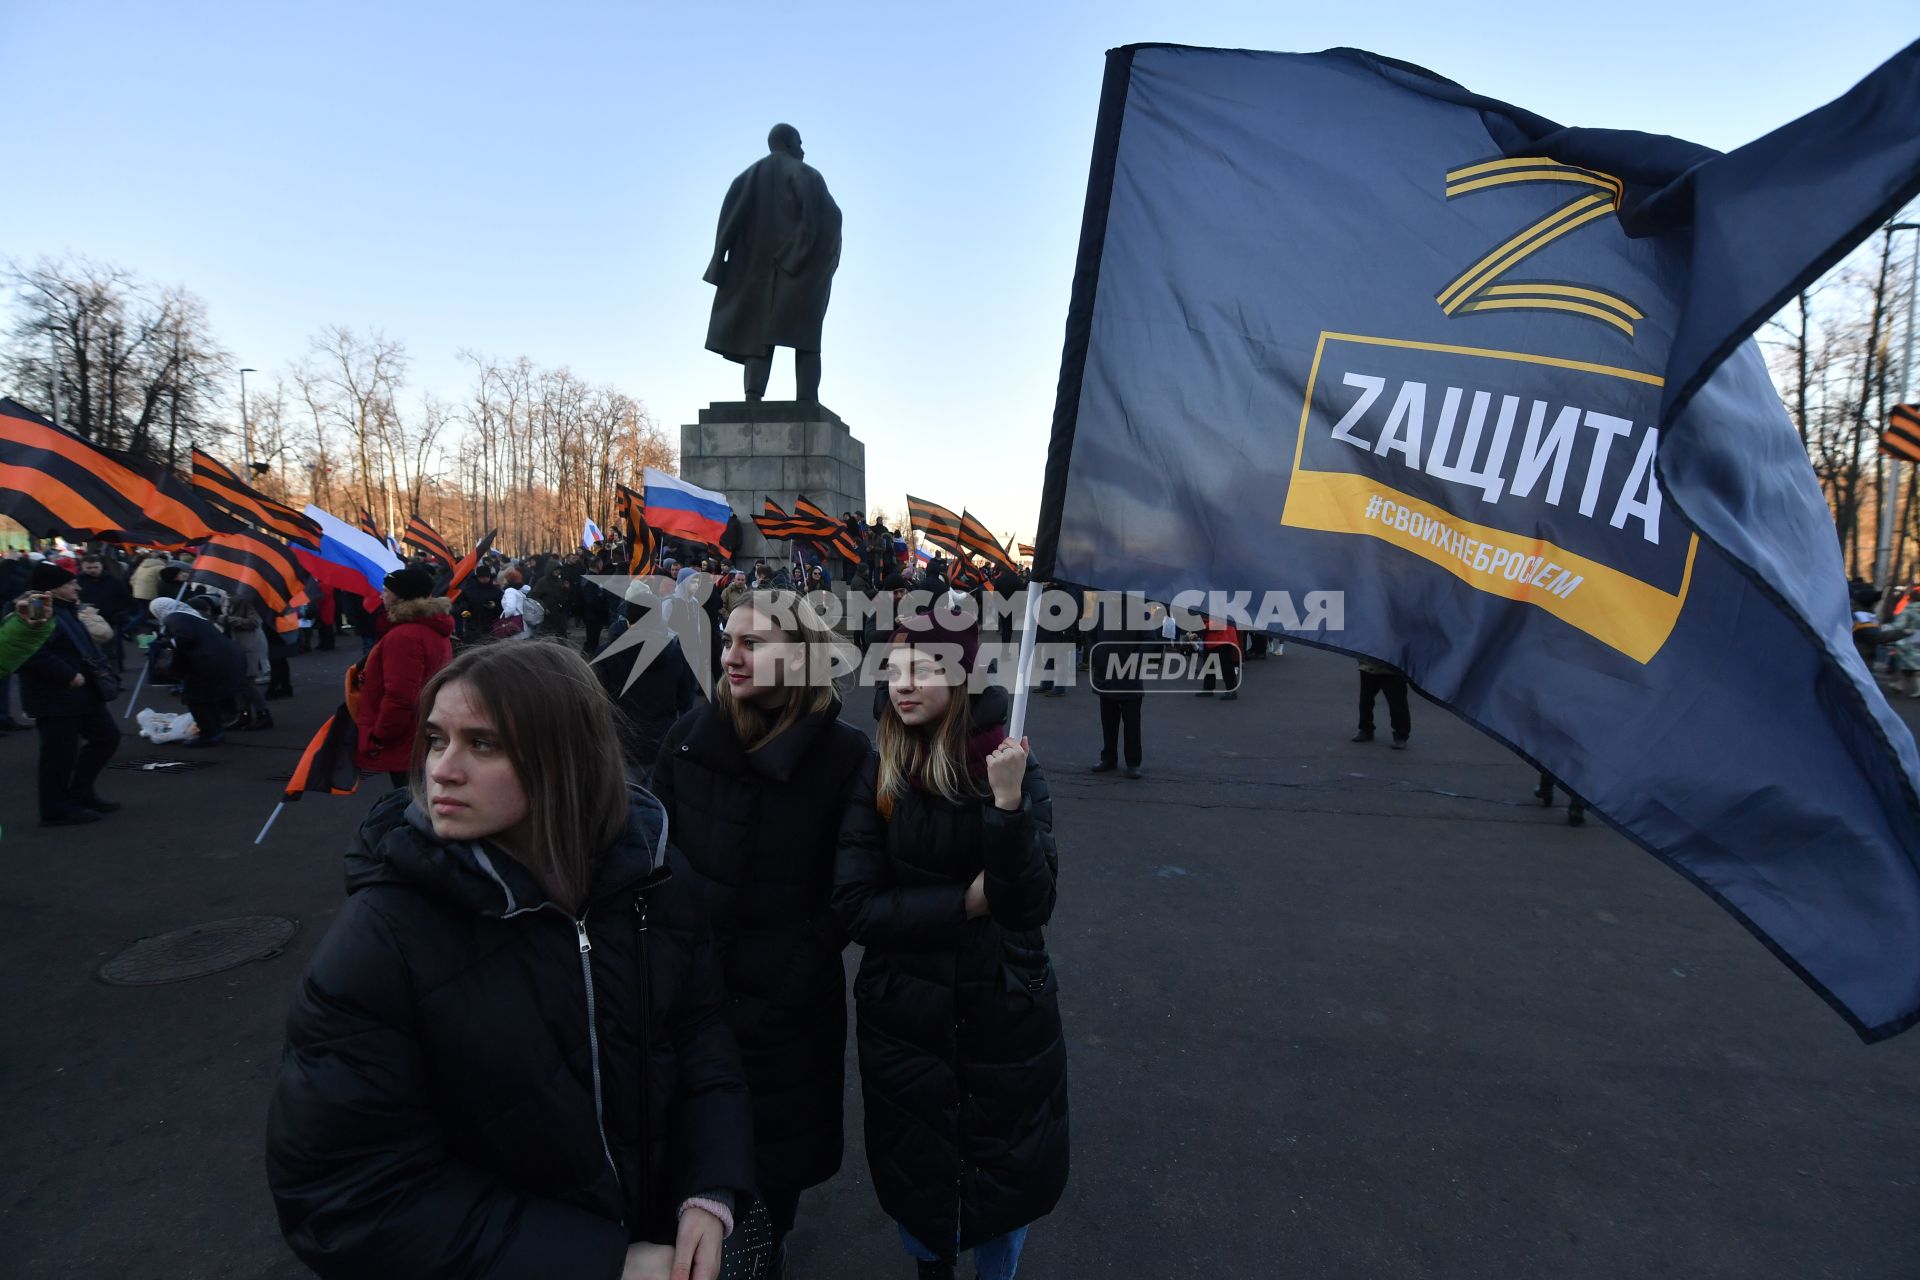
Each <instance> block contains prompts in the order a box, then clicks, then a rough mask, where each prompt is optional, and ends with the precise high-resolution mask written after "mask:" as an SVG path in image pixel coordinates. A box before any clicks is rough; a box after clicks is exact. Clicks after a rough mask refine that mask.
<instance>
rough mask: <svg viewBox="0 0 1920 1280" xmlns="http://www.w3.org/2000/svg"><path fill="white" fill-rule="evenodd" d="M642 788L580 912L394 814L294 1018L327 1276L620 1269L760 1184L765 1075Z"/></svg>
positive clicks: (296, 1162) (305, 1151)
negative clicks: (694, 1214) (708, 1208)
mask: <svg viewBox="0 0 1920 1280" xmlns="http://www.w3.org/2000/svg"><path fill="white" fill-rule="evenodd" d="M666 835H667V833H666V828H665V822H664V819H663V815H662V813H661V811H660V809H659V807H658V805H657V804H656V803H655V802H654V800H653V798H652V797H651V796H648V795H647V794H646V793H644V792H639V791H636V792H635V793H634V795H633V804H632V808H631V811H630V816H629V820H628V825H627V829H626V831H625V832H624V833H623V834H622V835H621V837H620V838H619V839H618V840H617V841H616V842H615V843H614V844H613V846H612V847H611V848H610V849H609V850H608V851H607V853H606V857H605V861H604V863H603V865H602V867H601V870H600V873H599V876H598V878H597V879H596V881H595V883H594V887H593V890H592V892H591V894H590V895H589V898H588V901H587V905H586V907H585V908H584V910H583V912H582V914H581V916H580V917H579V918H578V919H577V920H576V919H575V918H573V917H572V916H570V915H569V914H568V913H567V911H566V910H565V909H564V908H563V907H561V906H559V905H558V904H556V903H553V902H551V901H549V900H548V898H547V896H546V894H545V893H544V892H543V891H542V889H541V888H540V886H539V884H538V882H537V881H536V880H535V879H534V877H533V876H532V875H531V874H530V873H529V872H528V871H527V870H526V869H525V868H524V867H522V866H521V865H520V864H519V863H518V862H516V861H515V860H514V859H513V858H511V857H510V856H508V855H507V854H506V853H504V852H502V851H501V850H499V849H498V848H490V847H489V846H487V845H485V844H484V843H455V842H447V841H442V840H440V839H438V838H437V837H435V836H434V835H433V834H432V829H431V827H430V825H429V823H428V820H427V819H426V817H425V816H424V815H423V814H422V813H421V812H420V810H419V809H418V808H417V807H415V806H413V805H412V804H411V803H410V800H409V797H408V793H406V792H404V791H398V792H394V793H393V794H391V795H389V796H386V797H383V798H382V799H381V800H380V801H379V802H378V803H377V804H375V805H374V807H373V810H372V812H371V813H369V814H368V816H367V819H366V822H365V823H364V825H363V826H362V827H361V831H360V838H359V841H358V844H357V847H356V848H355V849H353V850H352V851H351V852H350V853H349V854H348V855H347V889H348V893H349V897H348V899H347V903H346V905H345V906H344V907H343V908H342V909H341V912H340V915H339V917H338V918H337V919H336V920H335V921H334V923H333V927H332V928H331V929H330V930H329V931H328V933H327V936H326V937H325V938H324V939H323V940H322V941H321V943H320V945H319V948H318V949H317V950H316V951H315V953H314V955H313V958H312V960H311V961H310V962H309V964H308V966H307V972H306V976H305V978H304V979H303V981H302V983H301V986H300V991H299V994H298V996H297V997H296V999H295V1001H294V1005H293V1010H292V1013H291V1014H290V1015H289V1017H288V1025H287V1046H286V1051H285V1054H284V1056H283V1058H282V1061H281V1067H280V1078H279V1084H278V1087H277V1088H276V1090H275V1092H274V1098H273V1104H272V1109H271V1112H270V1114H269V1117H268V1126H267V1176H268V1181H269V1183H270V1184H271V1186H272V1189H273V1195H274V1201H275V1204H276V1206H277V1208H278V1211H279V1216H280V1227H281V1231H282V1232H283V1233H284V1234H285V1235H286V1237H287V1240H288V1242H289V1243H290V1244H291V1245H292V1246H293V1249H294V1252H295V1253H297V1254H299V1256H300V1258H301V1260H302V1261H304V1262H305V1263H306V1264H307V1265H308V1266H309V1267H311V1268H313V1269H314V1270H315V1271H316V1272H318V1273H319V1274H321V1275H322V1276H340V1277H354V1278H355V1280H366V1278H370V1277H383V1276H392V1277H406V1278H407V1280H429V1278H432V1277H454V1276H460V1277H476V1276H484V1277H489V1278H492V1280H507V1278H509V1277H526V1278H527V1280H533V1278H534V1277H547V1276H569V1277H575V1276H577V1277H603V1278H605V1280H614V1278H615V1277H618V1276H619V1275H620V1272H621V1268H622V1264H623V1260H624V1258H625V1254H626V1249H627V1245H628V1244H629V1242H631V1241H635V1240H652V1241H655V1242H657V1243H670V1242H671V1241H672V1240H673V1238H674V1231H675V1218H676V1213H677V1210H678V1207H679V1205H680V1204H681V1203H682V1202H683V1201H684V1200H685V1199H686V1198H687V1197H688V1196H692V1195H700V1194H704V1193H709V1192H714V1191H728V1192H731V1193H733V1195H734V1196H736V1197H737V1200H736V1203H738V1204H740V1205H744V1204H745V1203H746V1201H745V1198H744V1197H745V1191H746V1189H747V1188H749V1187H751V1186H752V1181H753V1172H752V1149H751V1136H750V1124H751V1120H750V1116H749V1112H748V1099H747V1093H746V1086H745V1083H744V1081H743V1080H742V1079H741V1074H740V1063H739V1055H738V1051H737V1050H736V1049H735V1047H734V1043H733V1038H732V1036H731V1035H730V1034H728V1032H727V1029H726V1027H725V1025H724V1023H723V1022H722V1020H721V1010H720V1000H721V987H720V979H719V970H718V968H717V966H716V965H715V964H714V962H713V956H712V951H711V945H710V942H709V940H708V935H707V933H706V929H705V925H704V920H703V917H702V915H701V914H700V911H699V908H698V903H697V901H696V900H695V897H694V895H693V894H691V893H690V892H688V891H687V890H686V888H685V887H684V886H683V885H682V884H680V883H678V882H675V881H674V880H673V879H672V878H671V876H670V874H669V873H668V872H667V871H666V869H665V863H666V855H667V841H666Z"/></svg>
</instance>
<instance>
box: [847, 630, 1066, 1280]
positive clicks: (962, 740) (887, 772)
mask: <svg viewBox="0 0 1920 1280" xmlns="http://www.w3.org/2000/svg"><path fill="white" fill-rule="evenodd" d="M893 644H894V646H895V648H894V651H893V653H892V655H891V656H890V659H889V668H890V683H889V687H888V691H887V692H888V698H887V703H886V705H885V706H884V707H883V708H882V710H881V715H880V729H879V753H878V759H877V761H876V762H875V763H874V764H872V765H869V766H868V768H867V769H865V770H863V771H862V777H861V782H860V785H859V786H857V787H856V788H855V789H854V793H853V796H852V798H851V799H850V800H849V802H848V804H847V810H846V815H845V817H844V818H843V820H842V823H841V829H840V851H839V856H838V862H837V866H836V868H835V885H834V907H835V910H836V911H837V913H838V914H839V917H840V920H841V923H842V924H843V925H844V926H845V927H846V930H847V932H848V934H849V935H850V936H851V937H852V938H853V940H854V941H856V942H858V943H860V944H861V945H862V946H864V947H865V948H866V953H865V955H864V956H863V957H862V958H861V962H860V973H859V976H858V978H857V979H856V980H855V982H854V1004H855V1007H856V1008H857V1009H858V1011H859V1016H860V1027H859V1045H860V1086H861V1090H862V1093H863V1095H864V1097H865V1100H866V1140H867V1164H868V1167H869V1168H870V1169H871V1170H872V1173H873V1185H874V1190H875V1191H876V1192H877V1193H878V1195H879V1197H880V1207H881V1208H883V1209H885V1210H886V1212H887V1214H888V1216H890V1217H892V1218H893V1219H894V1221H895V1222H897V1223H898V1224H899V1226H900V1235H901V1243H902V1244H903V1245H904V1246H905V1248H906V1250H907V1252H908V1253H909V1254H911V1255H912V1256H913V1257H914V1258H915V1259H916V1260H917V1261H918V1263H919V1267H920V1274H921V1276H922V1277H930V1278H931V1277H937V1278H939V1280H951V1277H952V1276H953V1274H954V1264H955V1261H956V1255H957V1254H958V1253H959V1252H960V1251H961V1250H964V1249H972V1250H973V1251H974V1264H975V1266H976V1267H977V1268H978V1271H979V1275H980V1278H981V1280H1011V1277H1012V1276H1013V1275H1014V1272H1015V1269H1016V1268H1017V1267H1018V1265H1019V1261H1020V1250H1021V1247H1022V1245H1023V1244H1024V1243H1025V1241H1026V1235H1027V1228H1028V1226H1029V1224H1031V1223H1032V1222H1034V1221H1035V1220H1036V1219H1038V1218H1041V1217H1043V1216H1045V1215H1046V1214H1047V1213H1049V1212H1051V1211H1052V1210H1053V1207H1054V1205H1055V1204H1057V1203H1058V1202H1059V1199H1060V1195H1061V1192H1062V1191H1063V1190H1064V1189H1065V1187H1066V1182H1067V1055H1066V1044H1065V1040H1064V1038H1063V1035H1062V1032H1061V1028H1060V1006H1059V1000H1058V989H1057V985H1056V983H1055V979H1054V973H1053V966H1052V963H1051V962H1050V961H1049V959H1048V957H1047V950H1046V935H1045V933H1044V932H1043V930H1044V927H1045V925H1046V923H1047V921H1048V920H1049V919H1050V918H1051V916H1052V914H1053V905H1054V896H1055V887H1054V883H1055V876H1056V873H1057V870H1058V865H1057V858H1056V856H1055V853H1054V843H1053V805H1052V802H1051V800H1050V799H1049V798H1048V795H1047V785H1046V782H1045V780H1044V779H1043V778H1042V776H1041V773H1040V768H1039V766H1038V765H1037V764H1035V763H1034V762H1033V761H1032V760H1031V759H1030V758H1029V757H1028V755H1027V743H1026V740H1025V739H1024V738H1023V739H1021V740H1020V741H1019V742H1015V741H1013V740H1012V739H1010V738H1008V737H1007V730H1006V717H1007V712H1008V709H1009V700H1008V698H1007V696H1006V690H1005V689H1003V688H1000V687H998V686H993V687H989V688H986V689H984V690H982V691H980V692H979V693H977V694H974V695H972V696H969V694H968V692H967V689H966V687H965V681H966V678H967V676H968V675H969V674H970V673H971V672H972V670H973V665H974V658H975V656H976V655H977V653H978V650H979V632H978V630H977V628H976V627H974V626H973V625H970V624H965V623H963V622H962V621H961V620H960V619H959V618H958V616H957V615H952V614H946V613H935V614H921V615H918V616H916V617H914V618H910V619H908V620H907V621H906V622H904V623H902V624H901V626H900V628H899V629H898V630H896V631H895V632H894V635H893ZM956 682H957V683H956Z"/></svg>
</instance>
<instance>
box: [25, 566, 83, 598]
mask: <svg viewBox="0 0 1920 1280" xmlns="http://www.w3.org/2000/svg"><path fill="white" fill-rule="evenodd" d="M73 579H74V573H73V570H71V569H62V568H61V567H60V566H59V565H57V564H55V563H54V562H53V561H51V560H42V561H41V562H40V563H39V564H36V565H35V566H33V572H32V573H31V574H29V575H28V576H27V589H28V590H30V591H52V590H53V589H54V588H56V587H64V586H66V585H67V584H68V583H69V582H72V581H73Z"/></svg>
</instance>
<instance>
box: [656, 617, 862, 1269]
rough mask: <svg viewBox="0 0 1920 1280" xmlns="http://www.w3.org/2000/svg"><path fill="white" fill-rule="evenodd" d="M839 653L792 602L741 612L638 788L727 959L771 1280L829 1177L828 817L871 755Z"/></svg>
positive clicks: (836, 1061)
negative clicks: (835, 665)
mask: <svg viewBox="0 0 1920 1280" xmlns="http://www.w3.org/2000/svg"><path fill="white" fill-rule="evenodd" d="M836 646H838V647H840V648H841V649H842V650H845V649H846V648H847V647H846V646H845V645H844V643H843V642H840V641H838V640H836V638H835V637H834V635H833V633H832V632H831V631H829V630H828V629H827V628H826V626H825V625H824V623H823V622H822V620H821V619H820V617H819V615H818V614H817V613H816V612H815V611H814V610H813V607H812V606H811V605H809V604H807V603H806V602H805V601H804V600H802V599H801V598H800V597H799V596H797V595H795V594H794V593H792V592H790V591H756V592H753V593H751V594H750V595H748V596H746V597H745V598H744V599H742V600H740V601H739V602H737V603H736V605H735V607H734V608H733V609H732V610H731V611H730V612H729V613H728V614H727V620H726V637H725V641H724V644H723V647H722V649H721V659H720V674H719V678H718V680H717V681H716V682H715V685H716V687H715V690H714V695H713V698H712V700H711V701H701V702H698V703H696V704H695V705H694V707H693V709H692V710H691V711H689V712H687V714H686V715H684V716H682V717H681V718H680V719H679V721H678V722H676V723H675V724H674V726H673V728H672V729H671V730H669V731H668V733H667V736H666V739H665V741H664V742H662V743H661V746H660V756H659V759H658V761H657V762H656V763H655V765H654V770H653V778H652V782H651V784H650V785H651V787H652V789H653V792H654V794H655V795H657V796H658V797H659V798H660V802H661V803H662V804H663V805H665V806H666V810H667V816H668V819H669V820H670V821H671V823H672V827H673V840H674V846H675V848H676V849H678V850H679V851H680V852H681V853H682V854H683V855H684V856H685V858H686V860H687V863H688V865H689V866H690V867H691V869H692V871H693V873H694V879H695V881H696V883H698V884H699V885H700V887H701V888H702V890H704V892H705V896H706V900H707V906H708V910H709V911H710V913H711V915H712V918H713V924H714V932H715V936H716V937H717V938H718V940H719V946H720V952H721V954H722V955H723V956H724V957H725V965H726V983H727V1021H728V1024H729V1025H730V1026H731V1027H732V1028H733V1031H734V1034H735V1035H736V1036H737V1037H738V1038H739V1041H740V1050H741V1056H742V1060H743V1062H744V1065H745V1067H746V1074H747V1085H748V1087H749V1088H750V1089H751V1091H752V1093H753V1125H754V1164H755V1167H756V1169H757V1170H758V1173H759V1178H760V1187H759V1191H760V1196H761V1199H762V1200H764V1201H765V1203H766V1205H767V1211H768V1213H769V1214H770V1215H771V1216H772V1220H773V1233H774V1240H775V1263H774V1270H773V1273H772V1274H773V1275H774V1276H775V1277H778V1276H779V1275H781V1274H782V1273H783V1271H784V1269H785V1254H784V1243H785V1238H786V1235H787V1233H788V1232H789V1231H791V1230H792V1229H793V1224H794V1219H795V1217H796V1215H797V1212H798V1208H799V1203H800V1193H801V1192H802V1191H804V1190H806V1189H807V1188H808V1187H812V1186H817V1185H819V1184H820V1183H822V1182H825V1181H826V1180H827V1179H829V1178H831V1177H832V1176H833V1175H834V1174H835V1173H837V1172H838V1171H839V1169H840V1156H841V1147H842V1136H841V1134H842V1127H843V1119H842V1111H843V1106H842V1097H843V1094H844V1092H845V1086H846V1065H845V1064H846V1048H847V996H846V977H845V970H844V969H843V967H842V965H841V960H840V952H841V951H842V950H843V949H844V948H845V946H846V939H845V936H844V935H843V934H842V933H841V932H840V929H839V926H838V925H837V923H836V922H835V920H834V917H833V907H832V903H831V901H830V899H831V895H832V892H833V862H834V848H835V843H836V839H837V837H838V834H839V829H840V814H841V811H842V810H843V809H844V808H845V807H846V803H847V797H848V795H849V793H850V791H851V789H852V787H853V784H854V781H855V779H856V776H857V775H858V773H859V770H860V767H861V765H862V764H864V763H865V762H866V759H867V756H868V753H869V752H870V751H871V749H872V748H871V746H870V745H869V744H868V741H867V735H866V734H864V733H862V732H860V730H858V729H855V728H854V727H853V726H851V725H848V724H843V723H841V721H840V719H839V716H840V699H839V696H838V695H837V694H836V692H835V690H834V686H833V684H832V681H831V679H830V678H829V676H830V673H831V670H832V667H831V665H830V662H829V656H830V654H831V652H832V651H833V650H834V649H835V647H836ZM848 656H849V657H851V656H852V655H851V654H849V655H848ZM661 660H662V661H666V660H674V661H680V659H679V657H678V655H677V654H674V653H669V654H666V655H663V656H662V659H661Z"/></svg>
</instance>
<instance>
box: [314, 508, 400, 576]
mask: <svg viewBox="0 0 1920 1280" xmlns="http://www.w3.org/2000/svg"><path fill="white" fill-rule="evenodd" d="M306 514H307V517H308V518H309V519H311V520H312V521H313V522H314V523H315V524H318V525H319V526H320V549H319V550H318V551H317V552H316V551H314V550H312V549H311V548H309V547H304V546H302V545H300V544H299V543H297V542H296V543H292V544H290V546H289V548H288V549H289V550H291V551H292V552H293V555H294V558H295V559H296V560H298V561H299V562H300V564H301V566H302V567H304V568H305V569H306V571H307V572H308V573H310V574H312V575H313V576H314V577H316V578H318V579H319V580H320V581H321V582H323V583H325V584H326V585H327V586H329V587H336V588H338V589H340V590H342V591H352V592H354V593H355V594H357V595H363V596H364V595H378V594H379V592H380V587H381V584H382V583H384V582H385V581H386V580H387V575H388V574H389V573H392V572H393V571H394V570H395V569H398V568H400V567H401V565H400V557H399V556H396V555H395V554H393V552H392V551H390V550H388V549H387V547H386V546H385V545H384V544H383V543H382V542H381V541H380V539H378V538H376V537H374V536H372V535H371V534H367V533H362V532H361V531H360V530H358V529H356V528H354V527H353V526H352V525H350V524H346V523H343V522H342V521H340V520H338V519H335V518H334V517H333V516H331V515H329V514H327V513H326V512H325V511H322V510H321V509H320V508H319V507H314V506H309V507H308V508H307V512H306Z"/></svg>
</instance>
